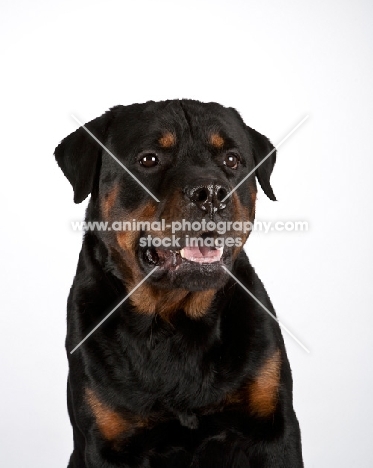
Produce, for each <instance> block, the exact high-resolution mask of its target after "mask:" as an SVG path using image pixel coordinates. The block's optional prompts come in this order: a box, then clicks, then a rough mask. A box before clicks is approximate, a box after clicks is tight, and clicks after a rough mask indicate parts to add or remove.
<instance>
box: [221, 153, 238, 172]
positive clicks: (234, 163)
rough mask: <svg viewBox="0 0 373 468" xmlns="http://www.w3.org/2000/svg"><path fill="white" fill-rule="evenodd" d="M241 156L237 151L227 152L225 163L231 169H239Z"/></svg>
mask: <svg viewBox="0 0 373 468" xmlns="http://www.w3.org/2000/svg"><path fill="white" fill-rule="evenodd" d="M239 162H240V158H239V157H238V156H237V154H235V153H227V154H226V155H225V158H224V165H225V166H227V167H229V168H230V169H237V167H238V164H239Z"/></svg>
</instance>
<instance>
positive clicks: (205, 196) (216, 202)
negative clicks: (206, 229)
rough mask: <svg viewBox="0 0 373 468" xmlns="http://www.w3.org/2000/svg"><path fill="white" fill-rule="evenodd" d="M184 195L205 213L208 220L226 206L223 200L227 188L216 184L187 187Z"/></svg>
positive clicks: (226, 193)
mask: <svg viewBox="0 0 373 468" xmlns="http://www.w3.org/2000/svg"><path fill="white" fill-rule="evenodd" d="M185 193H186V195H187V196H188V198H189V199H190V200H191V201H192V202H193V203H194V204H195V205H196V206H198V208H199V209H200V210H201V211H205V212H207V213H208V214H209V216H210V218H212V217H213V216H214V214H215V213H216V212H217V211H221V210H224V208H225V207H226V206H227V201H224V202H223V200H224V198H225V197H226V196H227V195H228V188H227V187H225V186H224V185H222V184H220V183H217V182H209V183H202V184H198V185H194V186H193V187H191V186H188V187H187V188H186V190H185Z"/></svg>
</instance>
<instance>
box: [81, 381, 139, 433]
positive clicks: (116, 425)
mask: <svg viewBox="0 0 373 468" xmlns="http://www.w3.org/2000/svg"><path fill="white" fill-rule="evenodd" d="M86 400H87V402H88V405H89V406H90V408H91V410H92V413H93V415H94V417H95V420H96V424H97V426H98V428H99V430H100V432H101V434H102V436H103V437H104V439H106V440H109V441H114V440H115V439H117V438H118V437H119V436H120V435H121V434H122V433H123V432H126V431H128V430H129V429H130V428H131V426H132V425H131V424H130V423H129V422H128V421H126V420H125V419H124V418H123V417H122V416H121V415H120V414H118V413H117V412H115V411H114V410H112V409H111V408H109V407H108V406H106V405H105V404H104V403H102V402H101V401H100V400H99V399H98V398H97V396H96V394H95V393H94V391H93V390H91V389H89V388H87V389H86Z"/></svg>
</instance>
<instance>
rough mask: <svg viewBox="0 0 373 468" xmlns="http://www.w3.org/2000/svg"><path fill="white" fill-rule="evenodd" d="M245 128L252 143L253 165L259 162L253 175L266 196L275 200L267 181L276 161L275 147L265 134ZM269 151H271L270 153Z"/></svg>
mask: <svg viewBox="0 0 373 468" xmlns="http://www.w3.org/2000/svg"><path fill="white" fill-rule="evenodd" d="M247 129H248V130H249V135H250V140H251V143H252V148H253V154H254V160H255V166H257V165H258V164H260V166H259V167H258V168H257V169H256V171H255V175H256V177H257V179H258V181H259V184H260V186H261V187H262V189H263V192H264V193H265V194H266V195H267V197H268V198H269V199H270V200H273V201H276V197H275V194H274V193H273V190H272V187H271V184H270V182H269V179H270V177H271V174H272V171H273V167H274V165H275V162H276V149H275V147H274V146H273V145H272V143H271V142H270V141H269V139H268V138H267V137H266V136H264V135H262V134H261V133H259V132H257V131H256V130H254V129H253V128H250V127H247ZM271 151H273V152H272V153H271ZM269 153H271V155H270V156H269V157H267V158H266V156H268V154H269ZM262 161H263V162H262Z"/></svg>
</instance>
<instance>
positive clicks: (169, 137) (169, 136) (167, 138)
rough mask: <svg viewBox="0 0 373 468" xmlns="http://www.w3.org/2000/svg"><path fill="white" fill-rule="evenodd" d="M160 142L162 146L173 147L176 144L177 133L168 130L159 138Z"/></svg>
mask: <svg viewBox="0 0 373 468" xmlns="http://www.w3.org/2000/svg"><path fill="white" fill-rule="evenodd" d="M158 143H159V145H160V146H161V147H162V148H172V146H175V143H176V137H175V135H174V134H173V133H171V132H166V133H165V134H164V135H162V136H161V138H160V139H159V140H158Z"/></svg>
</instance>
